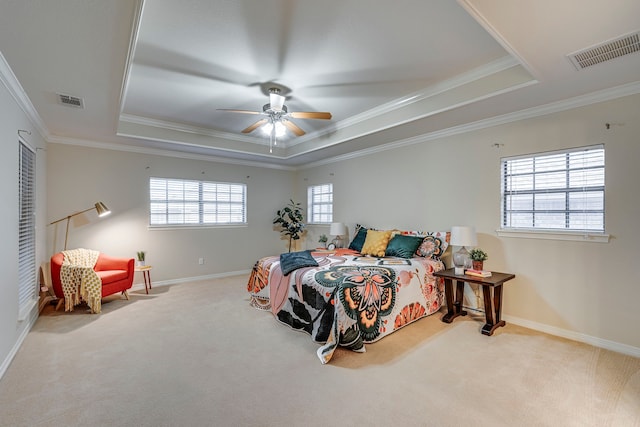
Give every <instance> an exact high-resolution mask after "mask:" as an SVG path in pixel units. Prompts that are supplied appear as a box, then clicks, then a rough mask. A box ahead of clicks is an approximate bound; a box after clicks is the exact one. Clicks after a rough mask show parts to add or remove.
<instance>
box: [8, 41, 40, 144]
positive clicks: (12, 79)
mask: <svg viewBox="0 0 640 427" xmlns="http://www.w3.org/2000/svg"><path fill="white" fill-rule="evenodd" d="M0 81H1V82H2V83H3V84H4V86H5V87H6V88H7V90H8V91H9V93H10V94H11V96H12V97H13V99H14V100H15V101H16V103H17V104H18V105H19V106H20V108H21V109H22V111H24V113H25V114H26V115H27V117H28V118H29V120H30V121H31V123H32V124H33V125H34V126H35V128H36V129H37V130H38V133H39V134H40V136H41V137H42V138H43V139H45V140H46V139H47V138H48V136H49V130H48V129H47V126H46V125H45V124H44V122H43V121H42V118H41V117H40V115H39V114H38V112H37V111H36V109H35V107H34V106H33V104H32V103H31V100H30V99H29V97H28V96H27V94H26V92H25V91H24V89H23V88H22V85H21V84H20V82H19V81H18V78H17V77H16V75H15V74H13V70H11V67H10V66H9V63H8V62H7V61H6V59H5V58H4V55H2V52H0Z"/></svg>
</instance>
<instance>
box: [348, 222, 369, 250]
mask: <svg viewBox="0 0 640 427" xmlns="http://www.w3.org/2000/svg"><path fill="white" fill-rule="evenodd" d="M366 238H367V228H366V227H363V226H361V225H360V224H356V235H355V236H354V237H353V240H352V241H351V243H350V244H349V249H353V250H354V251H358V252H360V251H362V245H364V241H365V239H366Z"/></svg>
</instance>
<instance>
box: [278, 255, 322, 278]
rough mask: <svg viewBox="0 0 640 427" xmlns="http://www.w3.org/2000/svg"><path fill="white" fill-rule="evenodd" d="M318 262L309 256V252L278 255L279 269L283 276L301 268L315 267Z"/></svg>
mask: <svg viewBox="0 0 640 427" xmlns="http://www.w3.org/2000/svg"><path fill="white" fill-rule="evenodd" d="M317 266H318V261H316V260H315V258H314V257H313V256H311V251H300V252H289V253H285V254H280V269H281V270H282V274H284V275H285V276H286V275H288V274H289V273H291V272H292V271H293V270H297V269H298V268H302V267H317Z"/></svg>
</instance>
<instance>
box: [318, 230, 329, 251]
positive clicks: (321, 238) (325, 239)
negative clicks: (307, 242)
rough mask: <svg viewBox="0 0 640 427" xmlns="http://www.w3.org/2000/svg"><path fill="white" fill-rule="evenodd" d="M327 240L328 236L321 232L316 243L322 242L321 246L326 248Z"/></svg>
mask: <svg viewBox="0 0 640 427" xmlns="http://www.w3.org/2000/svg"><path fill="white" fill-rule="evenodd" d="M328 240H329V238H328V237H327V235H326V234H321V235H320V237H318V243H322V247H323V248H325V249H326V248H327V241H328Z"/></svg>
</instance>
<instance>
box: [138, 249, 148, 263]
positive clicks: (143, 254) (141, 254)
mask: <svg viewBox="0 0 640 427" xmlns="http://www.w3.org/2000/svg"><path fill="white" fill-rule="evenodd" d="M136 257H137V258H138V261H137V262H136V265H144V264H145V258H146V252H145V251H138V252H136Z"/></svg>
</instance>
